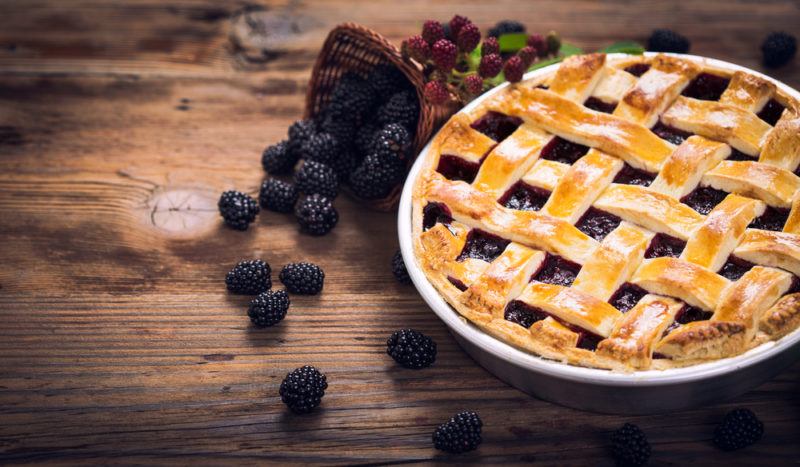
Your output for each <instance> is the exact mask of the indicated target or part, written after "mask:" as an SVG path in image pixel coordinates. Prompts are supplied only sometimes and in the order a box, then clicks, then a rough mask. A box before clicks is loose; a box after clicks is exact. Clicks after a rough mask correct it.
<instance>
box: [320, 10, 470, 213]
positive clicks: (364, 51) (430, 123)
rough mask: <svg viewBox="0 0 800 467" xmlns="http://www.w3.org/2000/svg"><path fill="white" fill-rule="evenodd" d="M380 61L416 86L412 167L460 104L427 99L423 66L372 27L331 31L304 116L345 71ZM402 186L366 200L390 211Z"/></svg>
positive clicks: (322, 100)
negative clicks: (408, 58) (449, 104)
mask: <svg viewBox="0 0 800 467" xmlns="http://www.w3.org/2000/svg"><path fill="white" fill-rule="evenodd" d="M380 63H390V64H392V65H394V66H396V67H397V68H398V69H400V71H402V72H403V74H404V75H405V76H406V77H407V78H408V80H409V82H411V84H412V85H413V86H414V87H415V88H416V90H417V97H418V98H419V102H420V106H419V107H420V111H419V121H418V122H417V131H416V134H415V135H414V153H413V155H412V157H411V158H409V162H408V163H409V167H410V165H411V162H413V159H414V158H415V157H416V155H417V154H419V151H421V150H422V147H423V146H425V144H426V143H427V142H428V140H429V139H430V138H431V136H432V135H433V132H434V131H436V129H437V128H438V127H439V126H440V125H441V124H442V123H444V121H445V120H447V119H448V118H449V117H450V115H452V114H453V113H455V112H456V111H457V110H458V106H457V104H453V105H451V106H450V107H447V106H433V105H430V104H429V103H428V102H426V100H425V99H424V97H423V94H422V90H423V86H424V85H425V82H424V77H423V74H422V69H421V67H420V66H419V65H418V64H416V63H414V62H412V61H411V60H407V59H404V58H403V56H402V55H401V54H400V50H398V49H397V47H395V46H394V45H393V44H392V43H391V42H389V41H388V40H386V38H385V37H383V36H381V35H380V34H378V33H377V32H375V31H372V30H371V29H368V28H366V27H364V26H361V25H358V24H355V23H344V24H341V25H339V26H337V27H335V28H334V29H333V30H332V31H331V32H330V34H328V38H327V39H326V40H325V43H324V44H323V46H322V50H321V51H320V53H319V56H318V57H317V62H316V64H314V70H313V71H312V73H311V81H310V82H309V85H308V94H307V95H306V110H305V118H312V117H315V116H316V115H317V114H319V112H320V111H321V110H322V109H323V108H324V107H325V105H326V104H327V103H328V101H329V100H330V95H331V93H332V92H333V90H334V88H335V87H336V84H337V83H338V82H339V78H340V77H341V76H342V75H343V74H344V73H346V72H348V71H355V72H358V73H361V74H366V73H368V72H369V71H370V70H372V68H373V67H375V65H377V64H380ZM401 190H402V186H398V187H395V189H394V190H392V192H391V193H390V194H389V195H388V196H387V197H386V198H383V199H379V200H369V201H366V200H364V203H366V204H368V205H369V206H371V207H373V208H375V209H378V210H381V211H390V210H392V209H394V208H395V207H396V206H397V202H398V201H399V199H400V192H401Z"/></svg>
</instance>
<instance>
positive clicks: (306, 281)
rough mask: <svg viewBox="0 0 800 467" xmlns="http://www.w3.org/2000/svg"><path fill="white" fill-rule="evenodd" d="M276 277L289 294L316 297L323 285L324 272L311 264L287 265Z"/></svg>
mask: <svg viewBox="0 0 800 467" xmlns="http://www.w3.org/2000/svg"><path fill="white" fill-rule="evenodd" d="M278 277H279V278H280V280H281V283H283V285H285V286H286V290H288V291H289V293H294V294H298V295H316V294H318V293H320V292H322V286H323V285H325V272H324V271H323V270H322V268H320V267H319V266H317V265H316V264H313V263H290V264H287V265H286V266H284V267H283V269H281V273H280V275H279V276H278Z"/></svg>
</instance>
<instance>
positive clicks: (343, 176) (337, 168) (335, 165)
mask: <svg viewBox="0 0 800 467" xmlns="http://www.w3.org/2000/svg"><path fill="white" fill-rule="evenodd" d="M361 160H362V158H361V156H360V154H359V153H358V152H357V151H355V150H354V149H352V148H350V149H344V150H342V152H341V153H340V154H339V158H338V159H336V160H335V161H333V162H331V168H332V169H333V171H334V172H336V176H337V177H338V180H339V181H343V180H344V181H346V180H347V178H348V177H350V174H351V173H353V171H354V170H356V167H358V166H359V165H360V164H361Z"/></svg>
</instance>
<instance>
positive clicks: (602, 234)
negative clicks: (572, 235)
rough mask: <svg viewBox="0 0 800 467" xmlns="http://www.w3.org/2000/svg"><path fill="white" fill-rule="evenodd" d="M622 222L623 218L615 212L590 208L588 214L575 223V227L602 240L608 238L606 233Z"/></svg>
mask: <svg viewBox="0 0 800 467" xmlns="http://www.w3.org/2000/svg"><path fill="white" fill-rule="evenodd" d="M621 222H622V219H620V218H619V217H617V216H615V215H613V214H610V213H607V212H605V211H601V210H600V209H597V208H589V210H588V211H586V214H584V215H583V216H582V217H581V218H580V219H579V220H578V223H577V224H575V227H577V228H578V230H580V231H581V232H583V233H585V234H586V235H588V236H590V237H592V238H593V239H595V240H597V241H598V242H600V241H602V240H603V239H604V238H606V235H608V234H609V233H611V231H612V230H614V229H616V228H617V227H618V226H619V224H620V223H621Z"/></svg>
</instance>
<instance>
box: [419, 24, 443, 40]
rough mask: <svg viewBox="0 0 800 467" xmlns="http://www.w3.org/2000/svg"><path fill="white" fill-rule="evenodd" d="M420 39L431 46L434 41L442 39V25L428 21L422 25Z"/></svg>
mask: <svg viewBox="0 0 800 467" xmlns="http://www.w3.org/2000/svg"><path fill="white" fill-rule="evenodd" d="M422 38H423V39H425V42H427V43H428V44H429V45H433V44H435V43H436V41H438V40H440V39H444V28H443V27H442V23H440V22H438V21H435V20H432V19H429V20H428V21H425V24H423V25H422Z"/></svg>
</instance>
